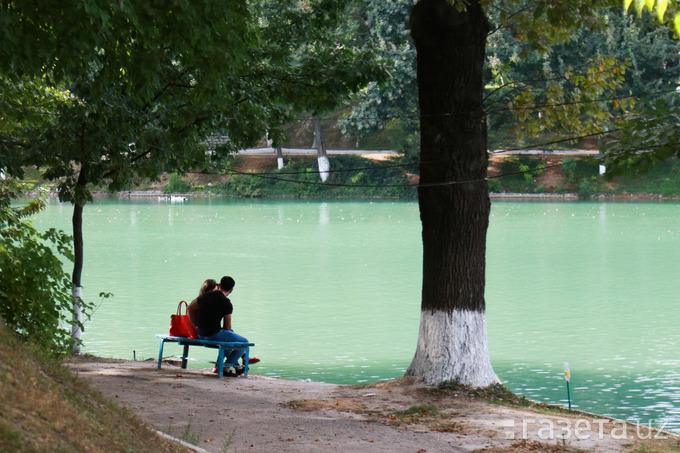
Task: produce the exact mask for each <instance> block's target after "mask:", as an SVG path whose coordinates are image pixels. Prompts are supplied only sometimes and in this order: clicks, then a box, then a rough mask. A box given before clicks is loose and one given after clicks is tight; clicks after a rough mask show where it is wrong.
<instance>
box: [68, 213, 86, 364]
mask: <svg viewBox="0 0 680 453" xmlns="http://www.w3.org/2000/svg"><path fill="white" fill-rule="evenodd" d="M72 221H73V255H74V261H73V275H72V276H71V280H72V282H73V324H72V326H71V335H72V336H73V339H74V340H75V343H74V345H73V353H74V354H80V353H81V343H80V341H81V339H82V334H83V332H82V330H81V327H80V326H81V325H82V307H81V305H80V301H81V299H82V295H83V291H82V285H81V275H82V272H83V205H82V204H75V205H73V219H72Z"/></svg>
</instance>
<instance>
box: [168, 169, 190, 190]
mask: <svg viewBox="0 0 680 453" xmlns="http://www.w3.org/2000/svg"><path fill="white" fill-rule="evenodd" d="M192 190H193V187H192V186H191V182H189V181H186V180H184V179H182V177H181V176H180V175H178V174H177V173H173V174H171V175H170V179H169V180H168V185H167V186H166V187H165V188H164V189H163V192H165V193H189V192H191V191H192Z"/></svg>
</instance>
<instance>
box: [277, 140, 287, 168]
mask: <svg viewBox="0 0 680 453" xmlns="http://www.w3.org/2000/svg"><path fill="white" fill-rule="evenodd" d="M276 162H277V163H278V165H279V170H281V169H282V168H283V167H284V166H285V165H284V163H283V149H281V145H279V146H277V147H276Z"/></svg>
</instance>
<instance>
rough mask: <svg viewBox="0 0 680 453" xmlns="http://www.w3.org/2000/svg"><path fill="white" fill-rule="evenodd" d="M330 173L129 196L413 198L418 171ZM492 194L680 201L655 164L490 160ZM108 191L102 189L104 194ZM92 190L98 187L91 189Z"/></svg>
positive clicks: (674, 171) (402, 164)
mask: <svg viewBox="0 0 680 453" xmlns="http://www.w3.org/2000/svg"><path fill="white" fill-rule="evenodd" d="M330 160H331V172H330V174H329V177H328V180H327V181H326V182H321V179H320V175H319V169H318V164H317V159H316V157H315V156H295V157H286V161H285V163H286V165H285V167H284V168H283V169H281V170H279V169H278V166H277V161H276V157H274V156H272V155H268V156H236V157H235V158H233V159H232V160H230V161H229V162H228V163H227V164H226V166H225V167H224V168H220V169H215V170H213V171H207V172H192V173H189V174H186V175H178V174H170V175H164V176H163V178H161V180H160V181H157V182H149V181H137V184H136V185H134V186H130V187H128V188H127V189H128V190H130V191H155V192H163V193H166V194H184V195H201V196H219V197H263V198H415V197H416V196H417V189H416V184H417V182H418V176H417V165H416V164H414V163H412V162H407V161H404V160H402V159H399V158H395V159H387V160H378V161H376V160H372V159H368V158H365V157H361V156H353V155H339V156H331V157H330ZM488 174H489V178H488V184H489V192H490V193H497V194H500V193H513V194H574V195H577V196H578V197H580V198H588V197H598V196H612V197H633V198H679V197H680V162H679V161H677V160H672V161H669V162H663V163H660V164H657V165H656V166H655V167H654V168H653V169H652V170H651V171H650V172H648V173H644V174H640V175H637V176H634V177H633V176H619V177H615V178H613V179H608V178H604V177H602V176H601V175H600V174H599V162H598V161H597V159H596V158H595V157H594V156H587V155H586V156H582V157H581V156H577V157H564V156H559V155H547V156H545V155H544V156H539V155H509V156H502V155H494V156H491V159H490V163H489V172H488ZM24 183H25V188H26V189H27V190H35V189H36V188H38V187H41V186H43V187H54V186H55V184H54V183H49V182H46V181H43V180H42V179H41V178H40V172H39V171H38V170H36V169H32V170H29V171H28V172H27V177H26V179H25V181H24ZM104 189H105V185H102V186H101V187H100V190H102V191H104ZM95 190H96V188H95Z"/></svg>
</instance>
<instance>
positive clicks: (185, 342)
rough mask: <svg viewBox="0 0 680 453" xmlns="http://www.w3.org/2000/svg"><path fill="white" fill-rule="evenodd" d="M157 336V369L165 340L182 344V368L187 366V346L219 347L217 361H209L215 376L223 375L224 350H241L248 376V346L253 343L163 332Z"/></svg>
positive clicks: (253, 344)
mask: <svg viewBox="0 0 680 453" xmlns="http://www.w3.org/2000/svg"><path fill="white" fill-rule="evenodd" d="M156 336H157V337H158V338H160V339H161V349H160V351H159V352H158V369H159V370H160V369H161V362H162V361H163V347H164V346H165V343H166V342H170V343H178V344H179V345H181V346H184V351H183V353H182V356H181V357H180V358H181V359H182V368H184V369H185V368H186V367H187V360H188V359H189V346H203V347H206V348H214V349H219V351H218V353H217V361H216V362H209V363H214V364H215V366H216V367H217V377H220V378H221V377H222V376H224V353H225V351H233V350H241V351H243V353H244V354H245V355H246V359H245V363H244V364H243V366H244V367H245V372H244V373H243V375H244V376H245V377H248V368H249V367H248V360H249V359H250V347H251V346H255V343H239V342H228V341H210V340H199V339H198V338H185V337H173V336H171V335H163V334H157V335H156ZM172 357H177V356H172ZM229 365H231V366H234V365H236V364H234V363H232V364H229Z"/></svg>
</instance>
